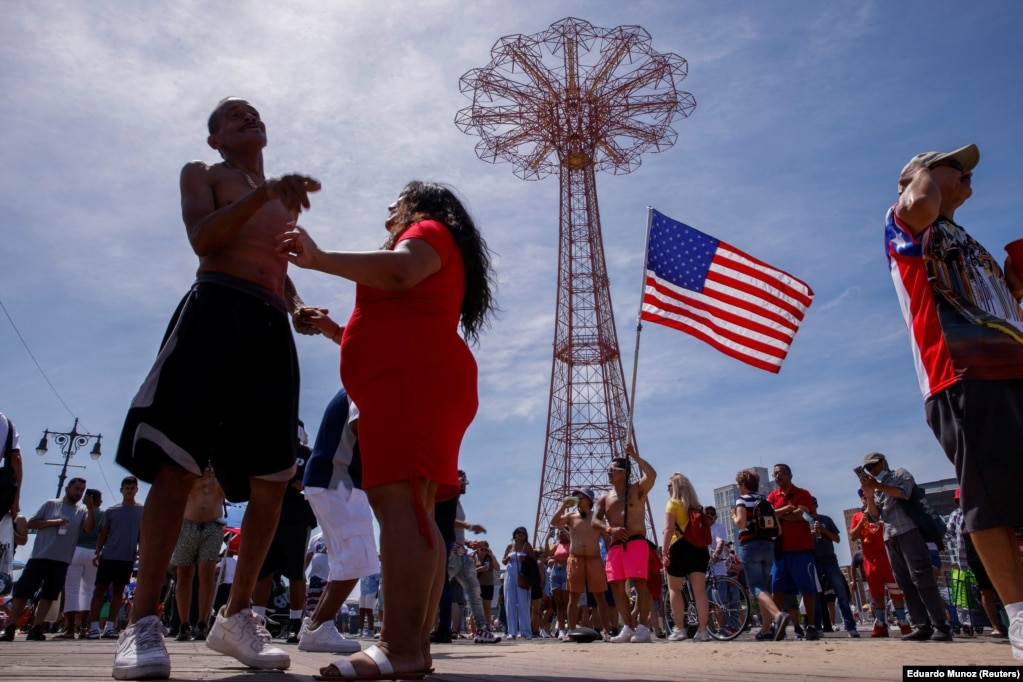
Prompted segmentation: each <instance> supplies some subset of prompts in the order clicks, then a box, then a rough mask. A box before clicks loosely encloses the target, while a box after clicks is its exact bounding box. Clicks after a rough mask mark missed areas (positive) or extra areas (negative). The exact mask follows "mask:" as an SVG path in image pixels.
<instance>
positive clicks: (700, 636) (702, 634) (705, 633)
mask: <svg viewBox="0 0 1023 682" xmlns="http://www.w3.org/2000/svg"><path fill="white" fill-rule="evenodd" d="M710 640H711V637H710V630H700V631H699V632H697V633H696V634H695V635H693V641H694V642H709V641H710Z"/></svg>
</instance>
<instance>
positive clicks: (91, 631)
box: [85, 629, 102, 639]
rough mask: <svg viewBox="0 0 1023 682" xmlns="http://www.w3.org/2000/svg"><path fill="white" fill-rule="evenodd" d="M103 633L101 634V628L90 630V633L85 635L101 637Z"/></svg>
mask: <svg viewBox="0 0 1023 682" xmlns="http://www.w3.org/2000/svg"><path fill="white" fill-rule="evenodd" d="M100 637H102V635H100V634H99V629H96V630H89V634H87V635H86V636H85V639H99V638H100Z"/></svg>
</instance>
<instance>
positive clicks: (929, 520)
mask: <svg viewBox="0 0 1023 682" xmlns="http://www.w3.org/2000/svg"><path fill="white" fill-rule="evenodd" d="M899 505H900V506H901V507H902V508H903V510H905V512H906V514H907V515H908V516H909V518H911V519H912V520H913V523H915V524H916V525H917V527H918V528H919V529H920V534H921V535H922V536H923V538H924V541H925V542H933V543H935V544H936V545H938V549H944V548H945V532H946V530H947V527H946V526H945V522H944V521H943V520H942V519H941V515H940V514H938V512H937V511H935V510H934V507H933V506H932V505H931V501H930V500H928V499H927V495H926V494H925V493H924V489H923V488H921V487H920V486H918V485H914V486H913V493H912V494H911V495H910V497H909V499H908V500H903V499H901V498H900V499H899Z"/></svg>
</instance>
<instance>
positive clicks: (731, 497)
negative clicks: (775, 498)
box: [714, 467, 778, 544]
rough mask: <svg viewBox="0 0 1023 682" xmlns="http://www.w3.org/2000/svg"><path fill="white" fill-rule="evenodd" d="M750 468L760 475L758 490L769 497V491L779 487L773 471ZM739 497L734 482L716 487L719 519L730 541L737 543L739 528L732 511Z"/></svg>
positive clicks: (762, 468)
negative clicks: (733, 518)
mask: <svg viewBox="0 0 1023 682" xmlns="http://www.w3.org/2000/svg"><path fill="white" fill-rule="evenodd" d="M749 468H750V469H752V470H753V471H755V472H757V473H758V474H759V475H760V490H758V491H757V492H759V493H760V494H761V495H763V496H764V497H767V495H768V493H770V492H771V491H772V490H774V489H775V488H777V487H778V484H776V483H775V482H774V478H772V476H771V472H770V471H768V470H767V469H765V468H764V467H749ZM737 499H739V486H737V485H735V484H734V483H732V484H731V485H726V486H722V487H720V488H714V506H715V507H716V508H717V510H718V521H719V522H721V524H722V525H723V526H724V527H725V532H726V533H727V534H728V541H729V542H733V543H736V544H738V542H739V529H738V528H736V527H735V524H734V523H732V515H731V513H730V511H731V509H732V507H734V506H735V501H736V500H737Z"/></svg>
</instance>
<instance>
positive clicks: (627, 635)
mask: <svg viewBox="0 0 1023 682" xmlns="http://www.w3.org/2000/svg"><path fill="white" fill-rule="evenodd" d="M635 636H636V631H635V630H633V629H632V628H630V627H629V626H628V625H625V626H623V627H622V630H621V632H619V633H618V634H617V635H615V636H614V637H612V638H611V641H612V642H614V643H615V644H621V643H622V642H631V641H632V638H633V637H635Z"/></svg>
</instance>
